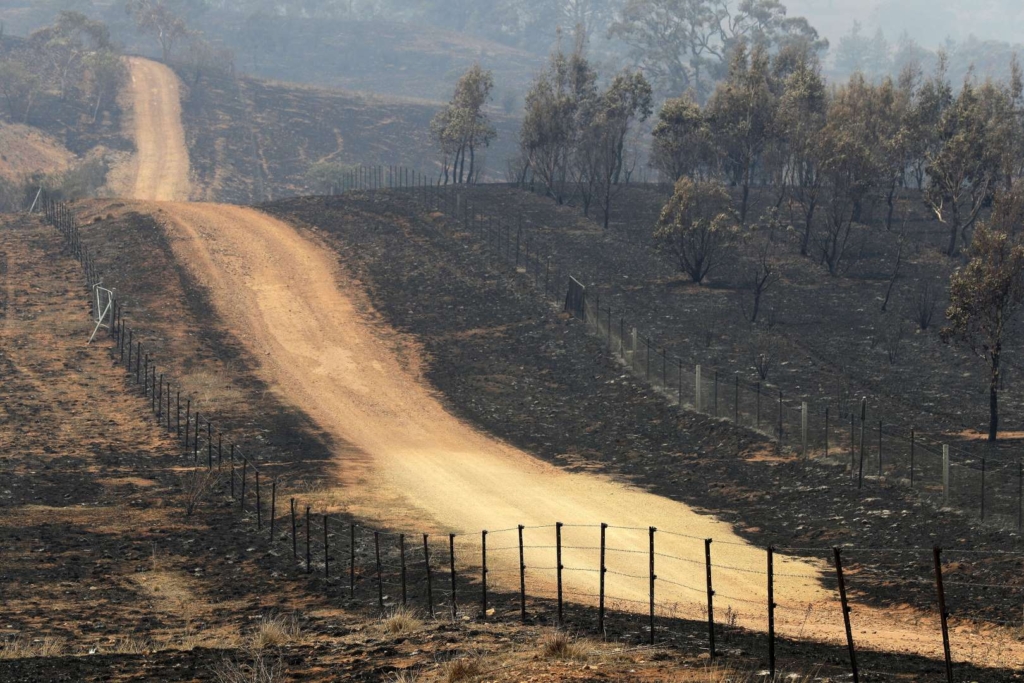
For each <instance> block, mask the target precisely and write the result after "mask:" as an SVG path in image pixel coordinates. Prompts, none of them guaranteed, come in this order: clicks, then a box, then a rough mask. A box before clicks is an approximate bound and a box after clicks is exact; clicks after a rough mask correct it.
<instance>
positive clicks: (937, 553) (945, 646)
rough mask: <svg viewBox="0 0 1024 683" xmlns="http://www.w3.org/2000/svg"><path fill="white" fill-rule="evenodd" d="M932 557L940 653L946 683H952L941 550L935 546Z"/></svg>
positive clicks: (951, 661) (951, 662)
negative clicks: (940, 634) (943, 662)
mask: <svg viewBox="0 0 1024 683" xmlns="http://www.w3.org/2000/svg"><path fill="white" fill-rule="evenodd" d="M932 556H933V557H934V558H935V589H936V591H937V592H938V598H939V621H940V623H941V625H942V652H943V654H944V655H945V660H946V681H947V683H953V660H952V657H951V656H950V653H949V623H948V619H949V613H948V612H947V611H946V591H945V590H944V588H943V586H942V550H941V549H940V548H939V547H938V546H935V548H934V549H933V550H932Z"/></svg>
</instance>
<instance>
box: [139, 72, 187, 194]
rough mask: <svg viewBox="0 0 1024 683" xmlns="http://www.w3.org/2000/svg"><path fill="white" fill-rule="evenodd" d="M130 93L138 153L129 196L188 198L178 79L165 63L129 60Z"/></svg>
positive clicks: (185, 151)
mask: <svg viewBox="0 0 1024 683" xmlns="http://www.w3.org/2000/svg"><path fill="white" fill-rule="evenodd" d="M128 64H129V77H130V80H129V93H130V99H131V101H132V130H133V131H134V136H135V147H136V153H135V155H134V157H133V158H132V161H131V164H132V169H131V175H132V176H133V182H130V192H131V196H132V197H134V198H135V199H152V200H156V201H181V200H187V199H188V197H189V163H188V149H187V148H186V147H185V132H184V130H183V129H182V126H181V99H180V97H181V95H180V91H179V83H178V77H177V76H176V75H175V74H174V72H173V71H171V70H170V69H169V68H168V67H166V66H164V65H163V64H158V63H156V62H151V61H150V60H148V59H140V58H138V57H132V58H129V60H128Z"/></svg>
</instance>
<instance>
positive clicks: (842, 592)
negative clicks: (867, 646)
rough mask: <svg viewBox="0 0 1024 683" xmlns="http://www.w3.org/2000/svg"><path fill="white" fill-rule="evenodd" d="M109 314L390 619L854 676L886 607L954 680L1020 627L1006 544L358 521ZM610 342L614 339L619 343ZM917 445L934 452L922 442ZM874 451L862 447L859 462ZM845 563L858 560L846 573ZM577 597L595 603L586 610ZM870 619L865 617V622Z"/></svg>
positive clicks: (285, 527)
mask: <svg viewBox="0 0 1024 683" xmlns="http://www.w3.org/2000/svg"><path fill="white" fill-rule="evenodd" d="M377 175H378V176H381V175H382V176H383V177H385V178H388V177H390V174H381V173H379V172H378V174H377ZM396 177H398V176H397V175H396ZM423 198H424V201H427V202H432V203H434V205H435V206H437V207H441V206H445V207H447V208H449V209H450V208H451V205H452V204H453V203H454V202H455V201H457V200H456V199H455V194H454V193H451V192H449V191H446V190H444V189H443V188H437V187H435V188H433V189H431V190H429V191H427V192H424V194H423ZM44 206H45V213H46V218H47V220H48V221H49V222H50V223H51V224H53V225H54V226H55V227H56V228H57V229H58V230H59V231H60V233H61V234H62V235H63V237H64V240H65V244H66V245H67V246H68V248H69V249H70V251H71V253H72V255H73V256H75V257H76V258H77V259H79V260H80V262H81V263H82V265H83V268H84V270H85V275H86V285H87V287H88V289H89V291H90V292H91V291H92V289H93V288H94V287H95V286H97V285H98V284H99V282H100V277H99V272H98V270H97V268H96V264H95V261H94V260H93V258H92V257H91V256H90V254H89V252H88V249H87V248H86V247H84V246H83V244H82V240H81V234H80V231H79V226H78V223H77V221H76V220H75V217H74V215H73V213H72V212H71V210H70V209H69V207H68V206H67V205H65V204H63V203H55V202H52V201H49V200H47V201H45V203H44ZM467 220H468V219H467ZM502 227H505V228H507V225H506V226H502V225H501V224H500V223H497V222H493V223H488V222H486V221H480V222H479V227H478V228H475V229H479V231H480V232H481V234H482V235H484V236H485V237H486V239H488V240H494V245H495V249H507V248H508V244H509V237H508V236H509V232H508V230H507V229H505V230H502ZM509 253H511V252H509ZM520 257H521V258H522V261H521V262H520V263H521V265H520V266H519V267H520V268H521V271H520V272H522V273H523V274H526V275H529V276H531V277H533V279H534V282H535V283H536V284H537V285H538V287H544V288H545V291H547V292H549V293H550V292H555V291H558V290H559V289H563V291H566V290H565V288H567V287H569V286H570V285H571V284H572V283H571V282H570V281H569V280H567V279H564V280H563V279H561V278H568V276H567V275H564V274H562V273H558V272H557V271H556V275H555V277H554V278H552V277H550V275H551V273H550V270H548V271H547V272H545V271H544V270H542V269H541V268H540V266H541V265H542V264H545V261H544V260H542V259H541V257H540V256H539V255H538V254H537V253H536V252H528V251H527V250H525V249H524V253H521V254H520ZM545 275H547V276H548V277H545ZM563 285H564V287H563ZM90 300H91V298H90ZM583 303H584V305H585V300H584V302H583ZM95 313H96V314H97V315H100V314H101V311H99V310H97V311H95ZM101 322H104V321H102V320H101ZM105 322H106V323H108V330H109V334H110V337H111V339H112V347H111V350H112V353H113V356H114V359H115V361H116V362H118V363H119V364H121V365H122V367H123V368H124V370H125V373H126V377H127V380H128V382H129V385H130V386H132V387H134V388H135V389H136V390H137V391H139V393H140V394H141V395H142V396H143V397H144V398H145V399H146V401H147V405H148V407H149V409H150V411H151V412H152V414H153V416H154V418H155V419H156V421H157V423H158V424H159V425H160V426H161V427H162V428H163V429H164V430H165V431H166V432H167V433H168V434H169V435H170V436H171V437H173V438H175V439H177V440H179V442H180V444H181V447H182V449H183V452H184V453H185V454H186V455H187V456H190V457H191V460H192V463H193V465H194V466H195V469H194V474H195V475H196V476H197V477H198V476H201V475H205V476H207V477H210V478H213V479H214V480H215V481H216V482H218V484H219V486H220V487H221V488H220V490H221V491H223V494H224V495H225V497H226V499H228V500H231V501H233V503H234V509H235V511H236V513H237V514H240V515H242V516H243V517H244V519H245V520H246V521H247V523H248V525H249V527H250V528H251V531H252V532H253V533H254V534H255V535H256V536H257V537H259V538H262V539H263V541H264V542H265V543H267V544H268V545H270V546H272V547H273V548H275V549H276V552H277V553H279V554H282V555H284V556H285V557H286V558H287V557H288V554H289V553H290V555H291V557H290V562H291V564H292V565H293V567H294V568H295V571H296V572H297V573H299V574H305V575H307V576H310V577H317V578H319V579H322V580H323V581H324V586H326V587H328V588H329V589H330V590H335V591H339V592H341V593H343V594H347V597H348V598H349V599H350V600H351V601H353V602H354V603H355V604H359V605H363V606H365V607H368V608H371V609H374V610H376V611H378V612H380V613H382V614H387V613H388V612H389V611H390V610H394V609H396V608H398V607H401V606H406V607H416V608H418V609H422V610H423V611H425V612H426V613H427V614H429V615H431V616H434V617H450V618H453V619H457V618H462V617H466V616H470V615H476V616H478V617H482V618H489V617H495V618H508V617H510V616H512V617H515V616H518V618H519V619H521V620H523V621H526V620H527V619H528V618H530V617H533V616H536V615H538V614H544V615H549V616H550V617H551V619H552V620H553V621H555V622H556V623H557V624H559V625H568V624H569V622H570V621H575V623H576V625H582V624H580V623H579V619H581V618H594V622H593V623H592V626H593V627H594V628H596V630H597V631H598V632H599V633H601V634H603V635H606V636H607V635H609V634H610V630H611V629H613V628H617V629H619V630H620V631H621V634H620V635H622V636H623V637H629V638H633V639H636V640H641V641H644V642H647V643H652V644H653V643H671V642H692V637H693V627H694V625H695V624H697V625H699V624H701V623H703V624H705V625H706V641H705V643H704V647H706V649H707V651H708V652H709V654H710V655H711V657H715V656H716V655H717V654H718V653H719V650H718V649H716V648H717V647H718V645H717V643H720V641H721V639H722V638H724V637H728V636H729V634H731V633H736V632H739V631H743V632H748V633H753V634H762V636H763V638H764V640H763V643H764V651H765V654H766V661H767V663H768V666H769V669H770V671H771V674H772V675H773V676H774V674H775V672H776V669H777V666H778V664H777V647H778V646H779V644H780V643H781V642H783V641H782V640H780V639H781V638H786V639H789V640H796V641H799V640H801V639H808V640H814V641H816V642H822V643H826V644H831V645H835V646H845V647H846V648H847V650H848V652H849V662H848V663H847V664H846V665H845V666H844V667H843V668H846V669H849V670H851V671H852V672H853V675H854V677H856V676H857V675H858V664H857V654H858V651H857V649H856V641H855V638H854V635H853V634H854V629H855V628H857V627H867V625H868V624H871V626H872V627H877V625H878V620H879V619H882V618H884V619H892V620H893V623H894V624H895V625H896V627H897V628H898V629H904V630H906V631H907V632H912V633H914V634H915V635H916V636H921V635H922V634H925V638H926V639H927V640H928V641H929V643H928V645H927V646H925V647H923V648H920V649H924V650H926V652H924V653H922V652H920V651H919V652H917V654H925V655H926V656H933V657H937V658H939V659H941V660H942V661H944V663H945V667H946V671H947V679H948V680H949V681H952V680H953V673H952V671H953V668H952V667H953V662H954V661H955V660H956V659H957V658H958V657H957V655H960V656H961V657H962V658H968V657H969V656H970V655H971V653H972V652H973V648H974V647H975V644H974V641H971V642H970V643H966V642H965V644H964V646H963V648H962V649H961V650H958V649H957V647H958V642H957V640H956V638H954V636H958V637H962V638H964V639H965V640H966V638H967V637H966V636H965V635H962V634H963V632H964V630H963V629H960V628H958V627H959V626H960V625H964V624H969V623H973V622H975V621H980V622H985V623H988V624H996V625H998V626H1006V627H1012V628H1015V629H1016V628H1022V629H1024V609H1022V608H1024V577H1022V576H1021V574H1020V572H1019V571H1016V572H1013V573H1011V574H1010V576H1011V577H1012V579H1011V580H1005V579H999V578H994V579H992V578H988V577H1000V576H1004V574H1002V573H998V570H999V567H1000V566H1001V563H1002V564H1009V565H1013V566H1017V565H1018V564H1019V563H1021V562H1024V553H1017V552H1012V551H1005V552H998V551H996V552H989V551H977V552H974V551H965V550H945V551H944V550H942V549H940V548H938V547H936V548H874V549H871V548H855V547H844V546H842V545H836V546H821V547H813V548H775V547H768V548H756V547H753V546H751V545H749V544H747V543H744V542H743V541H742V540H741V539H739V538H738V537H735V536H733V537H729V538H720V539H714V538H704V537H701V536H698V535H694V534H689V533H686V532H685V531H683V530H672V529H658V528H655V527H653V526H651V527H618V526H613V525H609V524H605V523H601V524H588V523H583V524H563V523H561V522H555V523H552V524H549V525H541V526H531V527H527V526H523V525H519V524H515V525H510V526H508V527H507V528H504V529H498V530H479V531H474V532H465V531H458V532H449V533H446V534H440V535H438V534H430V533H422V532H415V533H413V532H396V531H392V530H383V529H374V528H370V527H367V526H363V525H361V524H358V523H356V522H355V521H354V520H351V519H345V518H342V517H340V516H338V515H334V514H329V513H327V512H325V511H324V510H319V509H318V508H317V504H316V503H315V501H314V499H313V498H311V497H310V496H308V495H305V494H301V493H296V492H294V491H285V488H284V486H283V485H282V482H283V480H282V478H281V477H280V476H279V474H280V473H279V472H277V470H271V469H270V468H269V467H268V466H267V464H266V463H260V462H258V459H257V458H256V457H254V456H253V455H251V454H247V453H244V452H242V449H241V448H240V447H238V445H237V444H235V443H226V442H225V439H224V436H223V434H222V433H221V431H220V430H219V429H218V426H217V424H216V423H215V422H214V421H213V420H212V419H211V417H210V416H208V415H201V414H199V412H198V411H196V410H194V407H193V406H194V403H193V397H192V396H190V395H188V394H187V393H186V392H183V390H182V389H181V388H180V387H179V386H178V385H176V384H175V383H174V382H173V380H172V379H171V378H169V377H168V376H166V374H165V373H163V372H160V371H159V368H158V366H157V359H156V358H154V357H153V355H152V354H151V353H150V352H149V350H148V349H147V347H146V345H145V343H144V341H143V340H142V339H141V335H140V334H139V333H137V332H136V331H135V330H134V329H132V327H131V326H129V324H128V321H127V319H126V317H125V312H124V310H123V308H122V305H121V302H119V301H117V300H116V299H115V302H114V305H113V306H112V307H111V311H110V318H109V319H108V320H106V321H105ZM602 329H603V328H602ZM617 339H618V342H619V344H620V346H624V345H625V344H626V343H628V344H629V347H628V350H621V349H620V352H621V353H623V354H627V355H625V356H624V358H626V359H628V361H629V363H630V364H631V365H634V366H636V360H635V359H636V350H637V349H641V348H645V345H644V344H642V341H641V338H640V337H639V336H638V335H636V334H632V335H631V336H630V337H627V338H626V341H624V340H623V339H622V337H621V335H620V336H619V337H618V338H617ZM615 341H616V338H614V337H613V339H612V344H613V348H615V347H614V343H615ZM634 341H635V342H636V343H634ZM640 358H641V361H642V363H641V366H642V367H643V371H644V372H645V373H647V372H648V370H647V365H648V363H649V362H651V361H652V360H654V359H657V358H658V356H657V355H656V354H654V355H652V354H651V353H650V352H649V351H648V352H647V353H645V354H643V355H641V356H640ZM662 364H663V365H662V367H661V368H660V370H661V371H662V373H663V375H662V378H663V380H664V381H665V387H667V386H668V383H667V378H668V377H669V375H668V361H667V360H666V359H664V358H663V357H662ZM636 367H639V366H636ZM658 369H659V368H657V366H656V365H655V370H656V371H657V370H658ZM677 371H678V372H682V370H681V369H679V368H677ZM696 376H697V377H699V376H700V374H699V370H698V372H697V373H696ZM711 399H712V400H714V394H712V395H711ZM699 400H704V399H703V398H701V399H699ZM782 405H783V410H784V409H785V407H786V406H785V405H784V404H782ZM755 416H756V413H755ZM862 423H863V421H862ZM881 434H882V444H883V446H882V447H883V450H882V453H883V460H882V462H883V465H882V467H883V469H884V468H885V467H887V466H890V465H889V464H888V463H889V461H888V460H887V459H885V457H884V453H885V450H884V448H885V443H886V442H885V429H884V425H883V429H882V430H881ZM865 439H866V437H863V436H862V437H861V440H860V442H859V443H860V444H863V443H865ZM912 439H913V437H912ZM914 448H921V449H922V450H921V451H920V452H921V453H924V452H925V451H924V450H923V449H924V448H925V447H924V446H917V445H916V444H915V446H914ZM854 453H855V454H856V453H857V450H856V449H854ZM864 462H865V461H864V459H863V456H861V459H860V460H859V461H858V466H860V465H861V464H862V463H864ZM918 467H920V469H919V470H918V472H919V474H917V475H915V476H919V477H921V481H922V482H924V481H927V479H926V477H927V473H929V472H931V471H932V470H930V469H929V467H932V466H931V465H928V464H927V460H926V459H924V458H923V457H922V459H921V461H920V464H919V465H918ZM933 469H934V468H933ZM924 485H925V484H924V483H922V484H921V486H924ZM198 488H199V487H196V490H198ZM188 495H189V489H188V487H186V496H188ZM950 556H952V559H951V560H948V559H947V558H949V557H950ZM851 563H852V566H854V567H855V569H854V571H852V572H851V571H849V570H846V571H845V572H844V566H851ZM894 586H895V587H899V588H901V589H906V588H908V587H910V588H919V589H920V590H922V591H927V592H928V593H929V594H932V595H933V596H934V602H935V605H936V610H935V612H934V614H933V615H932V616H933V617H934V625H932V624H929V625H927V626H922V625H921V624H919V623H917V620H919V619H920V618H921V616H922V612H920V611H915V612H914V613H913V614H908V615H903V616H901V615H899V614H898V613H894V612H890V611H884V610H881V609H880V608H878V607H876V606H874V603H873V601H874V602H877V599H879V598H880V596H884V595H885V594H886V592H887V591H890V590H891V589H892V587H894ZM993 596H998V597H997V598H993ZM979 597H982V598H984V599H979ZM984 605H997V606H1000V609H1001V611H998V612H993V611H991V610H989V611H981V607H980V606H984ZM581 607H582V608H586V609H584V610H583V611H582V612H581V611H579V608H581ZM971 609H973V610H974V611H973V612H972V611H970V610H971ZM571 611H572V613H571V614H570V612H571ZM587 615H592V616H590V617H588V616H587ZM860 619H863V620H864V621H863V622H861V623H860V624H858V621H859V620H860ZM928 634H930V635H928ZM758 637H761V636H758ZM687 638H689V640H687ZM951 638H952V640H951ZM787 642H788V641H787ZM829 666H832V667H833V668H834V664H830V665H829Z"/></svg>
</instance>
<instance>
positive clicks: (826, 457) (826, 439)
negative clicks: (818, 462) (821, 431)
mask: <svg viewBox="0 0 1024 683" xmlns="http://www.w3.org/2000/svg"><path fill="white" fill-rule="evenodd" d="M828 411H829V407H828V406H825V459H826V460H828V437H829V434H828V430H829V424H828V423H829V419H828V418H829V414H828Z"/></svg>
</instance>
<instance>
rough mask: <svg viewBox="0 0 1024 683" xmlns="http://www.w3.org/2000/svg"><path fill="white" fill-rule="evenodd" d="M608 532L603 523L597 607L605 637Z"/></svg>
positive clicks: (602, 633) (598, 626) (600, 627)
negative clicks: (605, 558)
mask: <svg viewBox="0 0 1024 683" xmlns="http://www.w3.org/2000/svg"><path fill="white" fill-rule="evenodd" d="M607 530H608V525H607V524H605V523H604V522H601V568H600V577H599V580H600V590H599V591H598V607H597V630H598V631H600V633H601V635H604V575H605V573H606V572H607V571H608V568H607V567H605V566H604V554H605V535H606V532H607Z"/></svg>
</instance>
